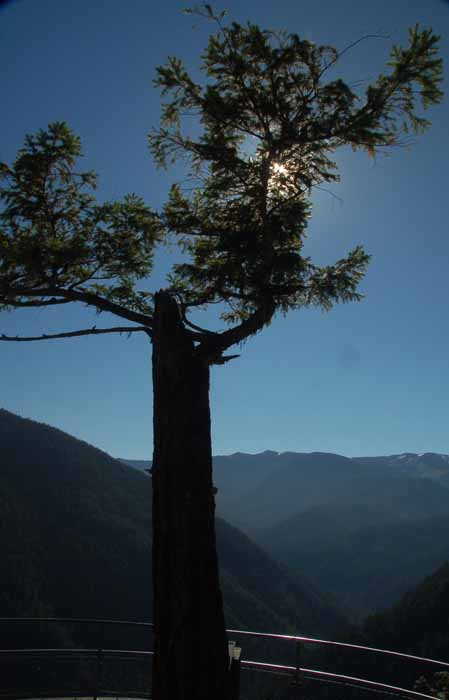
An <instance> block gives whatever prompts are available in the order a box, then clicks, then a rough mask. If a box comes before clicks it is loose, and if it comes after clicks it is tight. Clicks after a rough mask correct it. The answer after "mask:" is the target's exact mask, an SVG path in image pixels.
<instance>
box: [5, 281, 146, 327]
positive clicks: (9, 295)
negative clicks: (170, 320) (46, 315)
mask: <svg viewBox="0 0 449 700" xmlns="http://www.w3.org/2000/svg"><path fill="white" fill-rule="evenodd" d="M14 296H16V297H62V300H58V299H51V300H50V301H51V302H52V304H53V303H54V304H56V303H60V304H63V303H67V302H70V301H80V302H83V303H84V304H87V305H88V306H95V308H96V309H98V310H100V311H108V312H109V313H112V314H115V315H116V316H120V317H121V318H126V319H127V320H128V321H133V322H134V323H141V324H143V325H145V326H151V324H152V321H153V319H152V317H151V316H147V315H146V314H142V313H138V312H137V311H132V310H131V309H127V308H125V307H124V306H120V304H116V303H115V302H113V301H109V300H108V299H105V298H104V297H101V296H99V295H98V294H94V293H93V292H89V291H88V290H84V289H80V290H77V289H64V288H61V287H44V288H42V289H36V288H33V287H16V288H15V289H14V288H12V289H7V291H6V293H5V299H4V302H3V303H5V305H7V306H18V307H19V306H23V305H24V304H28V302H22V301H18V302H16V301H14V299H13V297H14ZM29 305H30V306H50V305H51V304H49V303H48V301H45V300H41V301H36V302H33V303H31V302H30V303H29Z"/></svg>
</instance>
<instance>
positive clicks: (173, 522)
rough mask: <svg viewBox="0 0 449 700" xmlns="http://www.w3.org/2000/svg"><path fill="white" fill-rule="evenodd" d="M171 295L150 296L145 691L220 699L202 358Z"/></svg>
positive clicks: (162, 699) (220, 626)
mask: <svg viewBox="0 0 449 700" xmlns="http://www.w3.org/2000/svg"><path fill="white" fill-rule="evenodd" d="M193 350H194V347H193V342H192V340H191V338H190V337H189V335H188V333H187V332H186V331H185V330H184V327H183V324H182V321H181V318H180V315H179V311H178V307H177V304H176V302H175V300H174V299H173V298H172V297H171V296H170V295H169V294H168V293H166V292H163V291H162V292H159V293H158V294H157V295H156V299H155V315H154V333H153V383H154V455H153V469H152V473H153V578H154V625H155V627H154V633H155V640H154V647H155V656H154V667H153V695H152V697H153V699H154V700H228V697H229V695H228V682H229V679H228V671H227V667H228V653H227V640H226V632H225V623H224V614H223V602H222V596H221V591H220V585H219V577H218V563H217V555H216V548H215V500H214V494H213V484H212V448H211V437H210V410H209V365H208V363H207V360H205V359H204V358H200V357H197V356H196V355H195V354H194V352H193Z"/></svg>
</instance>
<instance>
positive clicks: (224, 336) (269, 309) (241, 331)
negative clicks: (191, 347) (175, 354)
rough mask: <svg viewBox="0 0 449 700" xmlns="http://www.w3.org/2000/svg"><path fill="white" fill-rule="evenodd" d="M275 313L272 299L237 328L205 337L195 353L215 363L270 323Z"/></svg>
mask: <svg viewBox="0 0 449 700" xmlns="http://www.w3.org/2000/svg"><path fill="white" fill-rule="evenodd" d="M275 311H276V304H275V302H274V301H273V299H272V298H268V299H267V300H266V301H265V303H263V304H262V305H261V306H259V308H258V309H256V311H254V313H252V314H251V316H250V317H249V318H247V319H246V320H245V321H242V323H240V324H239V325H238V326H234V328H230V329H229V330H227V331H224V332H223V333H216V334H215V336H214V337H210V336H208V337H206V338H205V339H204V340H203V341H202V342H201V343H200V344H199V346H198V348H197V353H198V354H200V355H202V354H205V355H207V356H208V357H209V358H210V360H211V362H215V363H216V362H217V360H218V359H219V358H220V357H221V354H222V353H223V352H224V351H225V350H227V349H228V348H230V347H231V345H235V344H236V343H241V342H242V341H243V340H246V338H248V337H249V336H250V335H255V334H256V333H258V331H260V330H261V329H262V328H263V327H264V326H266V325H267V324H268V323H270V321H271V319H272V318H273V316H274V312H275Z"/></svg>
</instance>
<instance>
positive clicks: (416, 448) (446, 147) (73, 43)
mask: <svg viewBox="0 0 449 700" xmlns="http://www.w3.org/2000/svg"><path fill="white" fill-rule="evenodd" d="M187 4H188V3H187ZM183 6H184V4H183V3H180V2H179V0H165V2H163V3H156V2H154V1H152V0H127V2H120V1H119V0H76V2H75V1H74V0H72V1H69V2H61V0H16V1H15V2H14V1H12V2H9V3H5V2H0V65H1V66H2V70H1V79H0V80H1V93H0V94H1V101H2V108H1V130H0V159H1V160H4V161H10V160H11V159H12V158H13V157H14V155H15V153H16V150H17V148H18V147H19V146H20V145H21V143H22V140H23V137H24V134H25V133H27V132H33V131H35V130H37V129H38V128H41V127H46V125H47V124H48V123H49V122H51V121H55V120H65V121H67V122H68V123H69V125H70V126H71V127H72V128H73V129H74V130H75V131H76V132H77V133H78V134H79V135H80V136H81V138H82V141H83V144H84V152H85V159H84V161H85V162H84V164H83V165H85V166H86V167H85V168H84V169H89V168H93V169H95V170H96V171H97V172H98V174H99V178H100V187H99V190H98V195H99V197H101V198H103V197H104V198H111V197H113V196H121V195H123V194H124V193H126V192H137V193H138V194H140V195H142V196H144V197H145V199H146V200H147V202H148V204H149V205H150V206H153V207H155V208H157V207H159V206H160V205H161V204H162V202H163V201H164V198H165V194H166V192H167V190H168V186H169V184H170V182H172V181H173V180H175V179H176V173H170V172H168V173H160V172H156V171H155V169H154V167H153V165H152V162H151V160H150V156H149V153H148V150H147V146H146V134H147V133H148V131H149V130H150V127H151V126H152V125H154V124H156V123H157V121H158V116H159V94H158V92H157V91H156V90H155V89H154V88H153V87H152V78H153V77H154V74H155V67H156V66H157V65H159V64H161V63H163V62H164V61H165V59H166V57H167V55H169V54H171V55H178V56H179V57H181V58H183V59H185V61H186V63H187V64H188V65H189V66H190V67H192V68H195V67H196V66H197V65H198V56H199V53H200V51H201V49H202V47H203V46H204V44H205V40H206V36H207V32H208V31H209V27H208V26H200V27H199V28H197V29H192V24H193V20H192V18H191V17H188V16H186V15H183V14H182V13H181V8H182V7H183ZM222 7H226V8H227V9H228V10H229V13H230V15H231V16H232V17H233V18H234V19H236V20H238V21H245V20H247V19H249V20H251V21H254V22H257V23H258V24H260V25H262V26H264V27H270V28H275V29H287V30H291V31H295V32H297V33H299V34H300V35H302V36H304V37H306V38H308V39H310V40H312V41H314V42H316V43H329V44H333V45H335V46H336V47H337V48H339V49H342V48H344V47H345V46H347V45H348V44H350V43H352V42H353V41H355V40H356V39H358V38H359V37H361V36H363V35H365V34H373V33H376V34H377V33H382V34H388V35H390V36H391V40H384V39H375V40H370V41H366V42H363V43H362V44H360V45H359V46H358V47H357V49H355V50H353V51H351V52H349V53H348V54H346V56H345V59H344V61H342V64H341V72H342V77H344V78H347V79H348V80H359V79H361V80H366V79H368V78H370V77H372V76H375V75H376V73H377V72H379V71H380V70H382V68H383V64H384V61H385V60H386V58H387V56H388V52H389V49H390V47H391V43H392V41H393V42H397V41H401V40H405V36H406V29H407V27H409V26H410V25H413V24H415V23H416V22H420V23H422V24H423V25H426V26H432V27H433V29H434V30H435V31H436V32H438V33H440V34H441V35H442V44H441V48H442V53H443V58H444V59H445V61H446V66H445V74H446V76H448V75H449V2H448V1H445V0H380V1H379V2H367V1H365V2H363V1H362V2H361V1H360V0H359V1H358V2H356V1H355V0H339V2H335V0H320V1H319V2H317V0H301V2H293V0H245V2H243V0H226V3H225V4H224V5H221V4H220V5H218V4H215V8H216V9H217V10H220V9H222ZM448 83H449V81H448V80H446V81H445V88H444V89H445V91H446V93H447V94H448V95H449V84H448ZM448 105H449V98H446V99H445V100H444V102H443V104H442V105H440V106H439V107H436V108H434V109H433V110H432V111H431V114H429V117H430V118H431V120H432V122H433V125H432V128H431V130H430V131H429V132H427V133H426V134H425V135H424V136H422V137H420V138H419V139H416V142H415V143H414V145H413V146H412V148H411V149H410V150H405V149H404V150H396V151H394V152H393V153H392V154H391V156H390V157H389V158H384V157H380V158H378V159H377V160H375V161H372V160H369V159H368V157H367V156H363V155H362V154H353V153H352V152H350V151H348V152H342V153H341V154H340V156H339V163H340V166H341V175H342V182H341V184H339V185H338V186H334V187H333V192H334V193H335V194H336V195H337V196H338V197H339V198H340V199H338V200H337V199H336V198H334V197H332V196H330V195H328V194H325V193H323V192H319V193H317V194H316V195H315V197H314V202H315V206H314V211H313V217H312V221H311V224H310V227H309V242H308V244H307V252H308V254H310V255H312V256H313V257H314V258H315V260H316V261H317V262H320V263H326V262H332V261H333V260H335V259H337V258H340V257H342V256H343V255H344V254H345V253H346V252H347V251H348V250H349V249H350V248H352V247H354V245H356V244H358V243H362V244H363V245H364V246H365V248H366V249H367V251H368V252H370V253H371V254H372V256H373V258H372V262H371V265H370V268H369V271H368V274H367V277H366V279H365V282H364V284H363V291H364V293H365V294H366V298H365V299H364V301H362V302H361V303H359V304H352V305H346V306H340V307H337V308H335V309H334V310H333V311H331V312H330V313H328V314H323V313H322V312H320V311H318V310H310V309H309V310H303V311H300V312H294V313H291V314H290V315H289V316H288V317H287V318H282V317H279V318H277V319H276V320H275V322H274V323H273V324H272V326H271V327H270V328H269V329H268V330H266V331H264V332H263V333H262V334H259V336H258V337H256V338H255V339H252V340H250V341H249V342H248V343H247V344H246V345H245V347H244V348H243V350H242V356H241V358H240V359H238V360H235V361H233V362H231V363H229V364H227V365H225V366H223V367H216V368H213V369H212V382H211V384H212V388H211V405H212V419H213V450H214V453H215V454H229V453H232V452H237V451H241V452H260V451H262V450H266V449H272V450H277V451H285V450H293V451H301V452H302V451H305V452H308V451H313V450H319V451H329V452H338V453H341V454H345V455H348V456H354V455H375V454H389V453H395V452H404V451H410V452H425V451H434V452H443V453H449V431H448V427H449V421H448V418H449V352H448V348H449V307H448V299H449V272H448V261H449V236H448V233H449V230H448V205H449V167H448V164H449V106H448ZM164 267H166V260H165V259H163V258H161V259H159V269H160V270H163V269H164ZM149 284H151V288H153V289H154V288H158V287H160V286H162V285H163V276H162V274H160V273H157V274H155V275H154V278H153V280H151V281H150V282H149ZM109 320H110V319H108V318H107V317H106V316H103V315H102V316H100V317H96V316H95V315H94V314H92V313H91V312H90V311H88V310H86V309H85V308H84V307H82V306H73V307H70V306H67V307H63V308H62V309H56V310H55V309H51V310H48V309H41V310H38V311H33V312H32V313H30V312H28V311H15V312H13V313H11V314H7V313H1V314H0V333H5V334H8V335H12V334H21V333H22V334H27V335H30V334H39V333H42V332H49V333H51V332H58V331H60V330H75V329H77V328H84V327H88V326H89V325H93V324H97V325H98V326H100V325H101V324H103V325H105V326H106V325H110V324H109ZM0 391H1V395H0V406H1V407H3V408H6V409H8V410H10V411H14V412H16V413H19V414H20V415H23V416H26V417H30V418H33V419H36V420H39V421H44V422H46V423H49V424H51V425H53V426H56V427H59V428H61V429H62V430H65V431H67V432H69V433H71V434H72V435H75V436H77V437H79V438H81V439H83V440H86V441H87V442H90V443H92V444H94V445H96V446H98V447H100V448H102V449H104V450H106V451H107V452H109V453H110V454H112V455H113V456H123V457H128V458H130V459H132V458H134V459H148V458H150V457H151V451H152V392H151V345H150V344H149V342H148V340H146V338H144V337H143V334H142V337H141V334H136V335H135V336H134V337H131V338H130V339H126V338H124V337H121V336H118V335H117V336H115V335H113V336H100V337H88V338H77V339H72V340H56V341H49V342H45V343H44V342H42V343H26V344H25V343H24V344H17V345H15V344H11V343H3V344H2V343H0Z"/></svg>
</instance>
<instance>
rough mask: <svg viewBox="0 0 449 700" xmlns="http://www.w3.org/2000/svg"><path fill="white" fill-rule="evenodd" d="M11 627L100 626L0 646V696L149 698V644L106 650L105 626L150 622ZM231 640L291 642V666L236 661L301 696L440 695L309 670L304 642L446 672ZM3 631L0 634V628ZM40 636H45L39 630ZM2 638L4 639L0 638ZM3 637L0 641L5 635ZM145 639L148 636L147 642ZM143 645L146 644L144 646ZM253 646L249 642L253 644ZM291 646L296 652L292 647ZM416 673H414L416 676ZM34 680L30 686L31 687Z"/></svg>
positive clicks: (345, 646) (356, 648)
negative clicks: (57, 638) (52, 644)
mask: <svg viewBox="0 0 449 700" xmlns="http://www.w3.org/2000/svg"><path fill="white" fill-rule="evenodd" d="M8 624H13V625H14V628H15V629H16V630H17V626H20V625H22V626H26V625H27V624H30V625H32V626H33V627H34V626H37V625H38V626H40V628H41V629H42V625H50V624H54V625H57V626H64V627H66V626H69V627H76V626H81V627H86V626H87V625H89V626H90V627H91V628H92V627H95V628H96V629H97V638H98V642H99V643H98V644H97V645H96V646H95V647H94V648H52V649H46V648H45V649H44V648H39V649H38V648H34V649H26V648H16V649H0V669H1V677H2V684H1V688H0V698H2V699H5V700H6V699H7V698H8V699H10V698H15V699H16V698H31V697H33V698H36V697H39V698H44V697H62V696H63V695H66V696H70V697H71V698H74V697H86V696H89V697H93V698H98V697H108V696H109V697H127V698H132V697H134V698H150V697H151V665H152V664H151V662H150V661H151V657H152V651H151V650H150V649H146V650H144V649H129V648H128V649H112V648H105V646H104V642H105V641H106V639H105V631H106V630H107V629H109V630H113V629H115V630H123V629H124V628H125V627H126V628H129V629H133V630H138V629H140V630H141V631H142V632H146V631H150V630H152V628H153V624H152V623H149V622H133V621H127V620H104V619H88V618H56V617H54V618H0V630H1V629H2V627H3V629H5V627H7V626H8ZM227 632H228V635H230V636H231V638H232V637H234V638H235V637H236V636H237V637H238V638H243V640H245V639H246V640H248V644H249V646H251V643H250V642H251V640H252V641H254V640H259V641H260V640H262V642H263V643H265V642H274V643H275V644H276V645H278V646H277V654H278V655H279V654H281V655H282V652H281V651H280V649H279V644H280V643H282V644H283V643H286V644H288V645H289V646H290V650H289V653H290V654H291V657H292V659H293V660H294V662H293V663H290V664H285V663H274V662H273V661H264V660H250V659H247V658H246V655H245V643H244V642H242V641H239V645H240V646H242V647H243V653H242V659H241V661H240V662H239V668H240V669H241V671H243V672H245V675H246V674H247V673H248V672H253V673H265V674H267V673H268V674H270V676H272V677H273V678H279V679H283V680H284V681H287V683H288V686H289V687H290V688H291V689H296V690H297V695H298V697H299V694H300V692H301V690H302V688H303V686H304V683H305V682H309V681H310V682H314V681H317V682H320V683H325V684H328V685H333V684H337V685H340V686H342V685H343V686H345V687H346V688H357V689H358V690H364V691H368V692H375V693H381V694H389V695H395V696H396V697H402V698H408V699H409V700H418V698H423V699H424V700H439V698H438V697H436V698H435V697H434V696H432V695H427V694H426V693H422V692H418V691H416V690H413V689H409V688H403V687H400V686H398V685H395V684H391V683H386V682H381V681H378V680H371V679H367V678H360V677H358V676H355V675H349V674H342V673H339V672H334V671H329V670H321V669H314V668H309V667H306V666H304V665H303V664H302V660H303V656H304V650H305V647H308V646H311V647H312V648H313V647H319V646H322V647H328V648H335V649H341V650H346V651H350V652H362V653H363V654H372V655H376V656H379V655H381V656H382V655H383V656H384V657H385V658H391V659H395V660H397V661H401V662H406V663H407V662H414V663H419V664H420V668H421V671H420V673H419V675H422V673H423V671H424V668H427V669H428V668H430V667H433V668H437V669H440V670H441V669H446V670H449V663H448V662H445V661H440V660H437V659H429V658H423V657H419V656H416V655H414V654H407V653H402V652H397V651H389V650H386V649H378V648H372V647H366V646H363V645H358V644H350V643H346V642H336V641H333V640H326V639H316V638H313V637H305V636H296V635H282V634H270V633H264V632H253V631H248V630H237V629H229V630H227ZM0 635H1V633H0ZM44 636H45V635H44ZM0 639H1V636H0ZM2 641H4V640H2ZM148 641H149V640H148ZM148 646H150V645H149V644H148ZM253 646H254V645H253ZM291 647H293V649H291ZM417 677H418V674H417V675H416V676H415V680H416V678H417ZM30 684H32V685H30Z"/></svg>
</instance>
